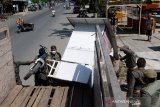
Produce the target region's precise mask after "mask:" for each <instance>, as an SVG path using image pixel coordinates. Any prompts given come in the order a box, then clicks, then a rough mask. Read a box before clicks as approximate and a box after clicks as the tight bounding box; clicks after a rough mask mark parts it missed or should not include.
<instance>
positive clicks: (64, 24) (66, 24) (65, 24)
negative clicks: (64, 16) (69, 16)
mask: <svg viewBox="0 0 160 107" xmlns="http://www.w3.org/2000/svg"><path fill="white" fill-rule="evenodd" d="M60 24H61V25H63V26H70V25H71V24H70V23H60Z"/></svg>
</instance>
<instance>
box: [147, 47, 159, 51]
mask: <svg viewBox="0 0 160 107" xmlns="http://www.w3.org/2000/svg"><path fill="white" fill-rule="evenodd" d="M149 48H150V49H152V50H154V51H160V46H153V47H149Z"/></svg>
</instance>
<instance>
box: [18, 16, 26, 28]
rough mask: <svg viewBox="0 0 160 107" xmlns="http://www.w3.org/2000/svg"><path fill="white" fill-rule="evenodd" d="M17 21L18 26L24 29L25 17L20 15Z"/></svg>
mask: <svg viewBox="0 0 160 107" xmlns="http://www.w3.org/2000/svg"><path fill="white" fill-rule="evenodd" d="M16 23H17V27H18V29H19V30H23V29H24V27H23V24H24V19H23V17H21V16H20V17H19V18H18V19H17V21H16Z"/></svg>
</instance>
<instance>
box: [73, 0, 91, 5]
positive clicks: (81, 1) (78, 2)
mask: <svg viewBox="0 0 160 107" xmlns="http://www.w3.org/2000/svg"><path fill="white" fill-rule="evenodd" d="M89 1H90V0H76V5H79V6H84V5H86V4H89Z"/></svg>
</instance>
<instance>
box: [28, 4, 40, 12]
mask: <svg viewBox="0 0 160 107" xmlns="http://www.w3.org/2000/svg"><path fill="white" fill-rule="evenodd" d="M37 9H38V8H37V6H36V5H30V6H28V11H36V10H37Z"/></svg>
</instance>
